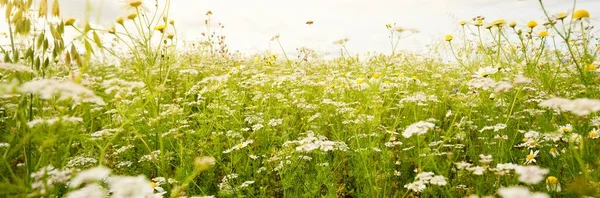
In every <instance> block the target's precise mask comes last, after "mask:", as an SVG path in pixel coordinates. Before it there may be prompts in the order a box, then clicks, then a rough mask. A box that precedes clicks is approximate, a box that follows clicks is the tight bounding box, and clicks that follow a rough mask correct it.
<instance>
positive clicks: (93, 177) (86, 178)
mask: <svg viewBox="0 0 600 198" xmlns="http://www.w3.org/2000/svg"><path fill="white" fill-rule="evenodd" d="M110 173H111V170H110V169H108V168H106V167H104V166H98V167H95V168H91V169H88V170H84V171H81V172H79V173H77V175H76V176H75V177H74V178H73V179H72V180H71V181H70V182H69V187H71V188H78V187H79V186H81V185H82V184H85V183H88V182H96V181H102V180H104V179H105V178H106V177H108V175H110Z"/></svg>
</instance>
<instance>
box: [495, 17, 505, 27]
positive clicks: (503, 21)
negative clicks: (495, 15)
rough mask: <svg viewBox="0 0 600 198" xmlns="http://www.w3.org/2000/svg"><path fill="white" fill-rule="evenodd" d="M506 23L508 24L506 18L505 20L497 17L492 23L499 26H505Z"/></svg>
mask: <svg viewBox="0 0 600 198" xmlns="http://www.w3.org/2000/svg"><path fill="white" fill-rule="evenodd" d="M504 24H506V20H504V19H497V20H494V21H492V25H495V26H498V27H500V26H503V25H504Z"/></svg>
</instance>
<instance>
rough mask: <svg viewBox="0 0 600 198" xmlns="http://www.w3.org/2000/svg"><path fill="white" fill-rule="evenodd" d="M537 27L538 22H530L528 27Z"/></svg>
mask: <svg viewBox="0 0 600 198" xmlns="http://www.w3.org/2000/svg"><path fill="white" fill-rule="evenodd" d="M535 26H537V22H535V21H529V22H528V23H527V27H529V28H534V27H535Z"/></svg>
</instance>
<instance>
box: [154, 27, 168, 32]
mask: <svg viewBox="0 0 600 198" xmlns="http://www.w3.org/2000/svg"><path fill="white" fill-rule="evenodd" d="M166 27H167V26H165V25H158V26H156V27H155V28H154V30H158V31H160V33H163V32H164V31H165V28H166Z"/></svg>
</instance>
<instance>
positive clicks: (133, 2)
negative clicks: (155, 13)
mask: <svg viewBox="0 0 600 198" xmlns="http://www.w3.org/2000/svg"><path fill="white" fill-rule="evenodd" d="M127 4H128V5H129V6H131V7H133V8H137V7H140V6H141V5H142V0H129V2H127Z"/></svg>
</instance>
